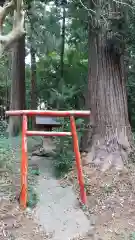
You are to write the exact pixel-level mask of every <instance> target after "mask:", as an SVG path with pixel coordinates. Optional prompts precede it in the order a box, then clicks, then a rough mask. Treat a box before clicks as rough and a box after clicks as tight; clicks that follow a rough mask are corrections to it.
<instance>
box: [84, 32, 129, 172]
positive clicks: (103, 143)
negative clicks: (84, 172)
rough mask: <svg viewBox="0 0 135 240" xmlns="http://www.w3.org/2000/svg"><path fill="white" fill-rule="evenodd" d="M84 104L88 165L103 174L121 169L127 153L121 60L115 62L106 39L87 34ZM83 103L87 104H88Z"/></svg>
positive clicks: (126, 122) (123, 74)
mask: <svg viewBox="0 0 135 240" xmlns="http://www.w3.org/2000/svg"><path fill="white" fill-rule="evenodd" d="M88 62H89V64H88V67H89V72H88V91H89V96H88V103H89V108H90V109H91V120H90V127H91V131H90V134H89V139H88V140H89V141H88V146H89V147H88V149H87V150H88V151H89V154H88V159H87V161H88V162H91V161H93V162H94V164H95V165H98V166H100V169H102V170H103V171H105V170H107V169H108V168H110V167H112V166H113V167H115V168H118V169H121V168H123V163H124V162H125V161H126V160H127V157H128V153H129V151H130V142H131V128H130V124H129V120H128V109H127V93H126V79H125V76H126V75H125V72H124V60H123V57H122V56H121V58H120V61H118V62H115V61H114V58H113V56H112V55H111V54H110V53H109V52H108V51H107V50H106V37H105V36H103V35H102V34H101V33H100V34H98V35H96V34H93V33H91V31H89V61H88ZM88 103H87V104H88Z"/></svg>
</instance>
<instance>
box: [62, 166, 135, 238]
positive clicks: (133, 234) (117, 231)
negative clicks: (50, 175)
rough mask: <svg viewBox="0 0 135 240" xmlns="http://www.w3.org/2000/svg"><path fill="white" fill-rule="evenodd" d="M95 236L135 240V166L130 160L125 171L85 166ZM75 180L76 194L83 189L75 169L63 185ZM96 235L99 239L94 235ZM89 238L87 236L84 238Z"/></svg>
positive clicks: (63, 181) (90, 215) (90, 213)
mask: <svg viewBox="0 0 135 240" xmlns="http://www.w3.org/2000/svg"><path fill="white" fill-rule="evenodd" d="M83 171H84V175H85V188H86V192H87V200H88V211H87V212H86V214H87V216H88V218H89V219H90V221H93V225H94V230H93V238H91V237H89V238H88V239H97V238H100V239H102V240H111V239H113V240H115V239H117V240H120V239H121V240H122V239H128V240H130V239H131V240H134V239H135V166H134V164H133V163H129V165H128V167H127V168H125V169H124V170H123V171H122V172H116V170H113V169H112V170H111V171H108V172H106V173H105V174H103V173H101V172H100V171H99V170H98V169H96V168H94V167H93V166H90V165H89V166H84V167H83ZM69 182H71V183H72V185H73V188H74V190H75V192H76V194H77V195H78V196H79V189H78V184H77V179H76V170H75V168H74V169H73V170H72V172H70V173H69V174H68V175H67V176H66V177H65V178H64V179H63V180H62V181H61V184H64V185H65V184H66V183H68V184H69ZM94 237H95V238H94ZM84 239H85V238H84Z"/></svg>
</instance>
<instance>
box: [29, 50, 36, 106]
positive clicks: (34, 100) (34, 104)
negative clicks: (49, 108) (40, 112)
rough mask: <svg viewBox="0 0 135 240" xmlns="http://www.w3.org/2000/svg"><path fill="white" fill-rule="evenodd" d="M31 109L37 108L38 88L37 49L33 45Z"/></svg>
mask: <svg viewBox="0 0 135 240" xmlns="http://www.w3.org/2000/svg"><path fill="white" fill-rule="evenodd" d="M30 53H31V109H35V110H36V108H37V88H36V57H35V49H34V48H33V47H32V46H31V49H30Z"/></svg>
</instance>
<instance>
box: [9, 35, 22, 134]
mask: <svg viewBox="0 0 135 240" xmlns="http://www.w3.org/2000/svg"><path fill="white" fill-rule="evenodd" d="M11 79H12V84H11V99H10V109H11V110H20V109H25V36H22V37H21V38H20V39H19V40H18V42H17V43H16V44H15V46H14V47H13V49H12V68H11ZM20 123H21V121H20V117H10V120H9V135H10V136H16V135H18V134H19V132H20Z"/></svg>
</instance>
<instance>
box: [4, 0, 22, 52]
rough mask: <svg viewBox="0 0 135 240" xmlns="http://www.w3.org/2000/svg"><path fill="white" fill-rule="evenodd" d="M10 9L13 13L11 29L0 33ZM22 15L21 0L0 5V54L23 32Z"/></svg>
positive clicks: (13, 0)
mask: <svg viewBox="0 0 135 240" xmlns="http://www.w3.org/2000/svg"><path fill="white" fill-rule="evenodd" d="M11 11H12V12H13V14H14V21H13V29H12V31H11V32H9V33H8V34H6V35H2V27H3V22H4V20H5V18H6V16H7V15H8V14H9V12H11ZM24 15H25V13H24V11H23V0H12V1H11V2H8V3H5V4H4V6H3V7H0V55H2V54H3V52H4V51H5V50H6V49H7V48H10V47H11V46H12V45H13V44H14V43H15V42H16V41H17V40H18V39H19V38H20V37H21V36H22V35H23V34H25V31H24Z"/></svg>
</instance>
